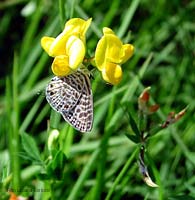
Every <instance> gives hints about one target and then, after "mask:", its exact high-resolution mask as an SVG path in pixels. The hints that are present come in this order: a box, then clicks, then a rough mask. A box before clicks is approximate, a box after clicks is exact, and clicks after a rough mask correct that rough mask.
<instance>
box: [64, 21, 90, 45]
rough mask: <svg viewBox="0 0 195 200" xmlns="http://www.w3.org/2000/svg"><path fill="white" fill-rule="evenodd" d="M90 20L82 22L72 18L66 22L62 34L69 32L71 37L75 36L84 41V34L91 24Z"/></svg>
mask: <svg viewBox="0 0 195 200" xmlns="http://www.w3.org/2000/svg"><path fill="white" fill-rule="evenodd" d="M91 21H92V18H89V19H88V20H83V19H80V18H72V19H70V20H69V21H67V22H66V24H65V28H64V31H63V32H64V33H67V32H71V35H73V34H74V35H76V36H78V37H79V38H81V39H82V40H84V41H85V34H86V31H87V29H88V28H89V26H90V24H91Z"/></svg>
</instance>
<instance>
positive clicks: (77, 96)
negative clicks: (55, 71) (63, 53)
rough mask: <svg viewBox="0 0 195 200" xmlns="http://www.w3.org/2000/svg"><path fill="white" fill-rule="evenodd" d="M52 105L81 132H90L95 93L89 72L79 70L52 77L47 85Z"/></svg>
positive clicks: (48, 99) (47, 96)
mask: <svg viewBox="0 0 195 200" xmlns="http://www.w3.org/2000/svg"><path fill="white" fill-rule="evenodd" d="M46 99H47V101H48V103H49V104H50V105H51V107H52V108H53V109H54V110H56V111H57V112H60V113H61V114H62V116H63V118H64V119H65V120H66V121H67V122H68V123H69V124H70V125H72V126H73V127H74V128H75V129H77V130H79V131H80V132H89V131H90V130H91V128H92V124H93V95H92V90H91V83H90V80H89V77H88V75H87V74H85V73H83V72H81V71H79V72H75V73H73V74H70V75H68V76H65V77H57V76H55V77H54V78H52V79H51V81H50V83H49V84H48V85H47V87H46Z"/></svg>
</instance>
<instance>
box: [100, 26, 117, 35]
mask: <svg viewBox="0 0 195 200" xmlns="http://www.w3.org/2000/svg"><path fill="white" fill-rule="evenodd" d="M103 33H104V35H105V34H113V35H115V33H114V31H113V30H112V29H111V28H108V27H104V28H103Z"/></svg>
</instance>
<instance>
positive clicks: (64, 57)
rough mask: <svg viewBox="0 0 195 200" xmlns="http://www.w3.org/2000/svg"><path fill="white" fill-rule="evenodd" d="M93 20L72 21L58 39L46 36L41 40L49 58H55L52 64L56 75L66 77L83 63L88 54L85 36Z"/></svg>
mask: <svg viewBox="0 0 195 200" xmlns="http://www.w3.org/2000/svg"><path fill="white" fill-rule="evenodd" d="M91 20H92V19H91V18H90V19H88V20H86V21H85V20H83V19H80V18H73V19H70V20H69V21H67V22H66V24H65V27H64V30H63V32H62V33H60V34H59V35H58V36H57V37H56V38H52V37H46V36H45V37H43V38H42V39H41V46H42V47H43V49H44V50H45V51H46V52H47V53H48V54H49V56H52V57H55V59H54V61H53V64H52V71H53V73H54V74H55V75H57V76H66V75H68V74H69V73H70V72H71V70H76V69H77V68H78V67H79V65H80V64H81V63H82V61H83V59H84V56H85V52H86V50H85V35H86V31H87V29H88V28H89V26H90V24H91Z"/></svg>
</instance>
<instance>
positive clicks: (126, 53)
mask: <svg viewBox="0 0 195 200" xmlns="http://www.w3.org/2000/svg"><path fill="white" fill-rule="evenodd" d="M122 51H123V56H122V57H121V64H122V63H125V62H126V61H127V60H128V59H129V58H131V56H132V55H133V52H134V46H133V45H131V44H124V45H123V47H122Z"/></svg>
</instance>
